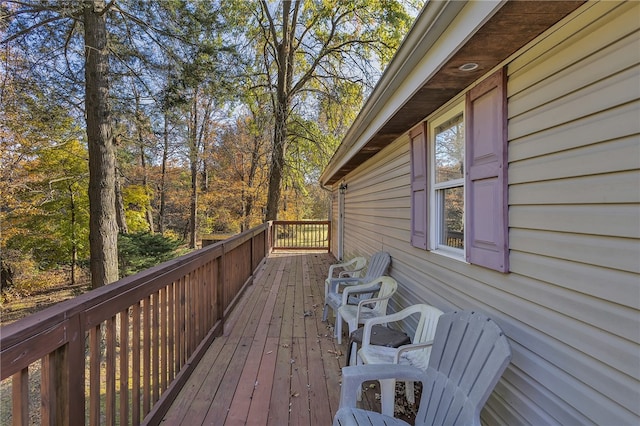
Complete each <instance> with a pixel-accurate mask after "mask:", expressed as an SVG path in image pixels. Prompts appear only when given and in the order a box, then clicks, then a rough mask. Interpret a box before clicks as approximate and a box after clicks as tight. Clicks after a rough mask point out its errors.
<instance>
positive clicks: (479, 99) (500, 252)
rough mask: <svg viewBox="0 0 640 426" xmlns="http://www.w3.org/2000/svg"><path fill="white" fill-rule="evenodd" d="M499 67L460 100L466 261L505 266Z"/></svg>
mask: <svg viewBox="0 0 640 426" xmlns="http://www.w3.org/2000/svg"><path fill="white" fill-rule="evenodd" d="M506 79H507V78H506V70H505V69H504V68H503V69H501V70H500V71H498V72H496V73H495V74H494V75H492V76H491V77H489V78H488V79H487V80H485V81H483V82H481V83H480V84H479V85H478V86H476V87H474V88H473V89H471V90H470V91H469V93H468V94H467V99H466V103H467V105H466V126H465V127H466V129H467V131H466V138H467V141H466V151H465V152H466V154H465V163H466V164H465V167H466V169H467V171H466V174H465V179H466V182H465V184H466V188H465V192H466V196H465V197H466V203H465V210H466V216H467V219H466V221H467V241H465V246H466V257H467V261H468V262H469V263H473V264H476V265H481V266H485V267H487V268H491V269H495V270H497V271H500V272H507V271H508V270H509V248H508V239H509V235H508V205H507V165H508V164H507V115H506V113H507V98H506V92H507V90H506Z"/></svg>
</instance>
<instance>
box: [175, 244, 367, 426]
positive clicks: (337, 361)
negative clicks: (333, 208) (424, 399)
mask: <svg viewBox="0 0 640 426" xmlns="http://www.w3.org/2000/svg"><path fill="white" fill-rule="evenodd" d="M332 262H335V259H334V258H333V257H332V256H331V255H330V254H327V253H276V254H271V255H270V256H269V258H268V259H267V260H266V264H264V265H263V266H262V267H261V270H260V271H259V272H258V274H257V275H256V279H255V281H254V284H253V285H252V286H250V287H249V288H248V289H247V291H246V292H245V294H244V295H243V297H242V300H241V301H240V302H239V304H238V305H237V306H236V308H235V309H234V313H233V314H232V315H231V317H230V319H229V320H228V321H227V323H226V325H225V331H224V335H223V336H221V337H219V338H216V340H215V341H214V342H213V343H212V344H211V346H210V348H209V350H208V351H207V353H206V354H205V355H204V357H203V358H202V360H201V361H200V363H199V365H198V366H197V367H196V369H195V371H194V373H193V374H192V375H191V377H190V378H189V380H188V382H187V383H186V384H185V386H184V388H183V389H182V390H181V392H180V394H179V395H178V397H177V398H176V400H175V402H174V403H173V405H172V406H171V408H170V409H169V411H168V412H167V414H166V415H165V418H164V420H163V423H164V424H167V425H189V426H193V425H223V424H225V425H245V424H246V425H262V424H264V425H287V424H290V425H330V424H331V422H332V419H333V415H334V414H335V412H336V411H337V408H338V400H339V397H340V375H341V370H340V369H341V367H343V366H344V364H345V360H346V352H347V349H346V345H345V344H344V343H343V345H342V346H339V345H337V343H336V342H335V339H334V338H333V337H332V329H330V328H329V327H328V325H327V323H323V322H322V321H321V320H322V308H323V300H324V279H325V278H326V274H327V271H328V268H329V265H330V264H331V263H332ZM329 322H330V323H331V325H332V323H333V319H330V321H329ZM346 340H347V339H343V342H345V341H346ZM364 399H365V401H364V402H363V404H364V406H372V407H375V406H376V405H377V404H376V402H375V398H374V396H373V391H371V392H366V393H365V398H364Z"/></svg>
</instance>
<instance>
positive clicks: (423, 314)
mask: <svg viewBox="0 0 640 426" xmlns="http://www.w3.org/2000/svg"><path fill="white" fill-rule="evenodd" d="M442 314H443V312H442V311H441V310H440V309H438V308H436V307H433V306H429V305H425V304H418V305H413V306H409V307H408V308H405V309H403V310H401V311H399V312H396V313H394V314H390V315H385V316H382V317H377V318H372V319H368V320H367V321H365V323H364V331H363V334H362V348H361V349H360V350H359V351H358V352H357V364H404V365H412V366H414V367H418V368H420V369H422V370H425V371H426V369H427V366H428V363H429V354H430V353H431V345H432V344H433V338H434V336H435V334H436V325H437V324H438V319H439V318H440V315H442ZM415 315H419V316H418V318H417V319H418V323H417V325H416V329H415V333H413V337H412V338H411V344H408V345H403V346H400V347H398V348H390V347H387V346H378V345H372V344H371V343H370V342H371V330H372V327H373V326H374V325H376V324H389V323H393V322H400V321H405V320H406V319H407V318H408V317H411V316H415ZM405 389H406V396H407V401H409V403H411V404H414V403H415V395H414V390H413V382H411V381H408V382H405ZM395 394H396V381H395V380H394V379H388V380H380V395H381V405H382V414H386V415H387V416H393V409H394V405H395V404H394V402H395Z"/></svg>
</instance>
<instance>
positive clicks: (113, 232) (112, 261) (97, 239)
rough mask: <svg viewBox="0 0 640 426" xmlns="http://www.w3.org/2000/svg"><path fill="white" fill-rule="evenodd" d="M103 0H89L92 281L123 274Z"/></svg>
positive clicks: (87, 62) (87, 77)
mask: <svg viewBox="0 0 640 426" xmlns="http://www.w3.org/2000/svg"><path fill="white" fill-rule="evenodd" d="M104 8H105V2H104V0H85V2H84V40H85V109H86V122H87V142H88V147H89V214H90V217H91V219H90V226H89V246H90V250H91V260H90V269H91V286H92V287H93V288H98V287H100V286H102V285H105V284H109V283H111V282H114V281H116V280H117V279H118V227H117V224H116V200H115V146H114V144H113V142H114V141H113V137H112V129H111V116H110V111H109V105H108V98H109V82H108V78H107V77H108V73H109V61H108V50H107V22H106V14H105V10H104Z"/></svg>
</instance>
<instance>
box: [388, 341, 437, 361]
mask: <svg viewBox="0 0 640 426" xmlns="http://www.w3.org/2000/svg"><path fill="white" fill-rule="evenodd" d="M429 346H433V340H430V341H428V342H424V343H411V344H408V345H402V346H398V351H397V352H396V354H395V356H394V357H393V362H394V363H395V364H398V362H399V361H400V356H401V355H402V354H403V353H404V352H410V351H417V350H419V349H424V348H428V347H429Z"/></svg>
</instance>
